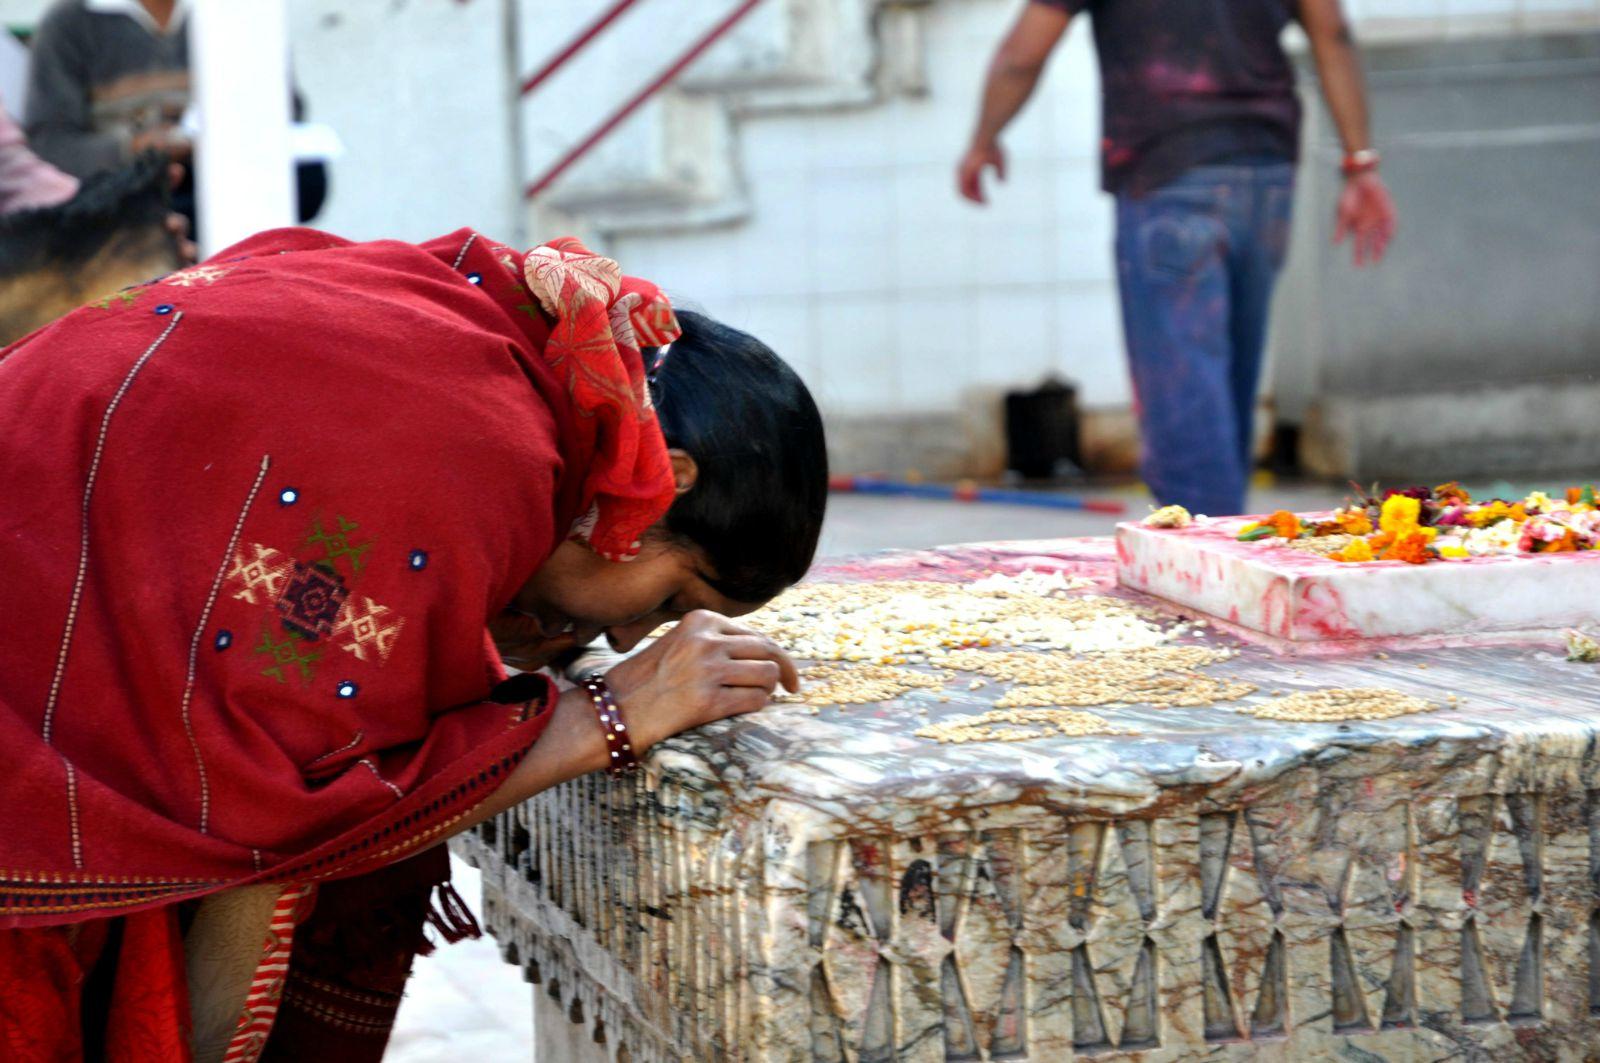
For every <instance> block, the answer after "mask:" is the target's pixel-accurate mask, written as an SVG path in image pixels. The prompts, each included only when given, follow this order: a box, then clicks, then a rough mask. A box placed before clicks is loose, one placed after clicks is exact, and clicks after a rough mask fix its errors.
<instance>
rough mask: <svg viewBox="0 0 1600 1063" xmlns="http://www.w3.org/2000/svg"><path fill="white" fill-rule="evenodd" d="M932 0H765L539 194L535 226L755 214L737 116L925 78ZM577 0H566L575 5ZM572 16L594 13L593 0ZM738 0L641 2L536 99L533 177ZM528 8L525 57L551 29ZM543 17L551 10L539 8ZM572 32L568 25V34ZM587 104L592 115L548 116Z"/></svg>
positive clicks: (626, 224) (603, 228) (683, 222)
mask: <svg viewBox="0 0 1600 1063" xmlns="http://www.w3.org/2000/svg"><path fill="white" fill-rule="evenodd" d="M930 2H932V0H764V2H763V3H760V4H758V5H757V6H756V7H755V8H754V9H753V10H752V12H751V13H750V14H749V15H748V16H747V17H746V18H744V19H743V20H742V21H740V22H739V23H738V24H737V25H736V26H735V27H734V28H733V29H732V30H731V31H730V32H729V33H728V34H727V35H726V36H725V37H723V38H722V39H721V40H719V41H718V42H717V43H716V44H714V45H713V46H712V47H711V48H710V49H709V50H708V51H707V52H706V53H705V54H704V55H703V56H701V57H700V58H699V59H698V60H697V61H696V62H695V63H693V64H692V65H691V66H690V67H689V68H688V69H687V70H686V71H685V72H684V73H683V75H682V76H681V77H679V78H678V79H677V80H675V81H674V82H673V83H672V84H670V85H668V86H667V87H666V88H664V89H663V90H661V91H660V92H659V93H657V94H656V95H655V96H653V97H652V98H651V99H650V100H649V101H648V102H646V103H645V104H644V105H643V106H642V107H641V108H640V109H639V110H638V111H637V112H636V113H634V114H633V115H632V116H631V117H630V118H629V119H628V120H627V121H626V122H624V123H623V124H622V126H621V127H619V128H618V129H617V130H616V131H615V132H614V133H613V134H611V135H610V136H608V137H606V138H605V139H604V140H602V141H601V142H600V143H599V144H598V145H596V147H595V148H594V150H593V151H591V152H589V153H588V154H587V155H586V156H584V157H583V158H582V159H581V160H580V161H579V162H578V163H576V164H575V165H574V166H573V167H572V168H571V169H570V170H568V171H566V172H565V173H564V174H562V175H561V176H560V177H559V178H558V179H557V180H556V181H555V182H554V183H553V184H552V185H551V187H550V188H549V189H548V190H546V191H545V192H543V193H542V194H540V195H538V196H537V197H536V198H535V199H534V200H532V201H531V202H530V205H529V210H530V217H529V219H528V227H529V231H531V232H550V231H555V230H557V229H567V230H572V229H576V230H577V231H581V232H584V233H586V234H588V235H590V236H591V237H594V238H597V239H598V240H600V241H601V242H605V241H607V240H610V239H615V238H617V237H620V236H628V235H637V234H644V233H666V232H676V231H684V230H692V229H703V228H711V227H721V226H730V225H737V224H738V223H740V222H741V221H743V220H745V219H746V218H747V217H748V216H749V213H750V202H749V198H748V196H747V195H746V185H745V176H744V173H743V167H742V165H741V158H740V144H739V125H740V121H741V120H742V119H745V118H748V117H751V116H755V115H782V114H791V113H795V112H798V111H818V110H846V109H853V108H862V107H869V106H872V105H873V104H875V103H877V102H879V101H881V100H882V99H884V98H885V97H886V95H888V94H892V93H915V92H919V91H922V90H923V80H922V71H921V55H920V49H919V47H918V43H919V26H918V15H919V12H918V9H919V8H922V7H924V6H926V5H927V4H928V3H930ZM563 6H565V5H563ZM573 6H574V7H580V8H582V9H583V10H582V11H580V12H562V18H563V20H569V21H572V22H574V23H576V22H577V21H578V20H577V19H576V18H574V16H575V15H576V16H583V17H592V16H593V14H594V13H595V12H596V11H598V10H600V9H601V8H602V7H603V6H604V5H602V4H601V3H599V2H596V0H587V2H586V3H584V4H582V5H573ZM734 6H735V5H734V3H733V2H732V0H717V2H711V0H694V2H693V3H687V2H684V0H642V2H640V3H638V4H636V5H635V7H634V8H633V9H632V10H630V11H628V12H627V13H626V14H624V15H623V16H621V17H620V18H619V19H618V20H617V21H616V22H615V23H613V24H612V25H611V26H610V27H608V30H607V32H605V33H604V34H602V35H600V36H598V37H597V38H596V39H595V40H594V41H593V42H592V43H591V44H590V45H589V46H588V48H587V50H586V54H580V55H578V56H575V57H574V59H573V60H572V62H571V63H569V64H568V66H567V69H564V70H563V71H561V72H560V73H558V74H556V75H555V76H554V77H553V78H551V80H550V81H549V82H547V83H546V84H544V85H541V86H540V87H539V88H538V90H537V91H536V92H535V93H534V94H533V95H531V96H530V97H527V98H525V99H524V101H523V104H522V108H521V110H522V113H521V115H520V130H519V132H520V136H521V141H522V145H523V148H522V159H523V165H524V173H525V174H527V175H528V176H529V179H530V180H532V179H534V178H536V177H537V175H540V174H542V173H544V172H546V171H547V168H548V167H549V166H550V165H552V163H553V162H555V161H556V160H558V159H559V157H560V156H561V155H562V154H563V153H564V152H565V151H566V150H567V149H568V147H569V146H570V145H572V144H573V143H575V142H577V141H578V140H579V138H580V137H581V136H582V135H583V134H584V133H585V132H587V131H588V128H589V126H590V125H591V124H592V123H594V122H596V121H598V120H599V119H600V117H601V116H603V115H604V114H606V113H607V112H608V111H609V110H610V109H612V108H614V107H615V106H616V105H617V104H618V103H620V102H621V100H622V99H623V97H624V96H625V95H626V93H627V92H628V91H630V90H632V89H635V88H637V87H638V86H640V85H641V84H644V83H645V82H647V80H648V79H649V78H650V77H651V76H653V75H654V74H655V73H656V72H657V71H658V70H659V69H660V68H662V67H664V66H665V65H666V64H667V63H668V62H670V61H671V59H673V58H674V57H675V56H677V55H678V54H680V53H681V52H683V51H684V50H685V49H686V48H687V47H688V46H689V45H690V44H692V43H693V42H694V41H695V39H696V38H697V36H700V35H703V34H704V33H705V32H706V30H707V28H708V27H710V26H711V25H712V24H714V23H715V22H716V21H717V20H718V19H720V18H722V17H723V16H725V15H726V14H727V13H728V12H729V10H730V9H732V8H733V7H734ZM532 13H533V12H532V11H531V9H529V8H528V6H527V5H524V11H523V12H522V13H521V15H520V17H521V22H522V24H521V26H520V27H519V36H520V38H521V42H522V43H521V45H520V48H519V50H520V52H521V53H522V58H523V65H524V68H529V67H532V66H534V65H536V64H537V63H538V62H539V61H540V60H541V59H542V58H543V56H544V54H545V53H547V52H548V51H549V50H550V49H549V40H550V36H551V35H550V27H548V26H544V25H540V26H535V25H531V24H530V15H531V14H532ZM538 14H539V15H540V16H541V18H542V17H543V16H545V15H548V14H549V13H548V12H539V13H538ZM556 36H557V39H560V34H557V35H556ZM573 113H580V114H582V115H583V118H582V119H581V120H576V121H574V120H572V119H570V117H563V118H562V119H561V120H559V121H555V120H552V121H548V122H546V121H545V120H544V116H546V115H560V116H570V115H571V114H573Z"/></svg>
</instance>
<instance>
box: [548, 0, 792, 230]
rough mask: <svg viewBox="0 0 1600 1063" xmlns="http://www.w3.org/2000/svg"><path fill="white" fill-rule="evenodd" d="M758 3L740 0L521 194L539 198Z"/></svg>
mask: <svg viewBox="0 0 1600 1063" xmlns="http://www.w3.org/2000/svg"><path fill="white" fill-rule="evenodd" d="M634 2H635V0H616V2H615V3H613V4H612V5H611V7H610V8H608V9H607V10H606V11H605V12H603V13H602V14H601V15H600V17H599V18H597V19H595V21H594V22H592V23H590V24H589V25H588V26H587V27H585V29H584V30H583V31H582V32H580V33H579V34H578V36H577V37H575V38H574V39H573V40H572V42H571V43H569V44H568V45H567V46H566V47H564V48H562V50H561V51H560V52H558V53H556V55H555V56H554V57H553V58H552V59H551V60H550V61H549V62H547V63H546V64H545V65H544V66H543V67H541V68H540V69H539V70H538V72H536V73H535V74H533V75H532V76H531V77H529V78H528V80H527V81H525V82H523V86H522V91H523V94H524V95H526V94H527V93H528V92H529V91H531V90H532V89H533V88H536V87H537V86H538V85H539V84H540V83H541V82H543V81H544V80H545V79H546V78H548V77H549V76H550V75H551V74H553V73H555V71H556V70H557V69H558V68H560V67H561V66H562V65H563V64H565V63H566V61H567V60H569V59H571V58H572V56H573V55H575V54H576V53H577V52H579V51H580V50H582V49H583V48H584V47H585V46H586V45H587V44H589V42H591V41H592V40H593V39H594V38H595V37H596V36H598V35H599V34H600V33H601V31H603V30H604V29H605V28H606V27H607V26H608V25H610V24H611V22H612V21H613V20H615V19H616V18H617V16H618V15H620V14H622V12H623V11H626V10H627V9H628V8H629V7H630V6H632V4H633V3H634ZM759 3H761V0H742V2H741V3H740V4H739V5H738V6H737V7H735V8H734V9H733V10H732V11H730V12H728V13H727V14H726V15H724V16H723V17H722V18H721V19H720V20H719V21H718V22H717V23H716V25H714V26H712V27H711V28H710V29H708V30H707V31H706V32H705V33H704V34H702V35H701V36H700V38H699V39H698V40H697V41H695V43H694V44H693V45H691V46H690V47H689V48H688V50H686V51H685V52H683V53H682V54H681V55H679V56H678V57H677V58H676V59H674V60H673V61H672V63H671V64H670V65H668V66H667V68H666V69H665V70H663V71H661V73H659V74H657V75H656V76H655V77H653V78H651V79H650V81H649V83H647V84H646V85H645V86H644V87H643V88H641V89H640V90H639V91H638V92H636V93H634V94H633V95H632V96H630V97H629V98H628V100H627V102H625V103H623V105H622V106H621V107H618V108H617V109H616V110H615V111H613V112H612V113H611V114H610V115H608V116H607V117H606V119H605V120H604V121H603V122H601V123H600V124H599V125H598V126H596V127H595V128H594V130H593V131H591V132H590V133H589V134H588V135H586V136H585V137H584V138H583V139H581V140H579V141H578V142H577V143H576V144H574V145H573V146H572V147H571V148H569V149H567V151H566V152H565V153H564V154H562V156H561V157H560V158H559V159H557V160H556V161H555V162H554V163H552V164H551V165H550V167H549V168H548V169H547V170H545V172H544V173H543V174H541V175H540V176H539V177H538V178H536V179H535V180H533V181H531V182H529V183H528V186H527V188H526V190H525V191H524V192H523V195H524V196H525V197H526V198H528V199H533V198H534V197H535V196H538V195H539V194H540V193H542V192H544V191H545V189H547V188H549V187H550V186H551V185H552V184H554V183H555V182H556V180H557V179H558V178H559V177H560V176H561V175H562V174H564V173H566V172H567V170H569V169H571V168H572V166H573V165H574V164H575V163H577V162H578V160H579V159H581V158H583V157H584V156H585V155H587V154H588V153H589V152H590V151H592V150H593V149H594V146H595V145H596V144H598V143H600V142H601V141H602V140H604V139H605V138H606V137H607V136H609V135H610V134H611V132H612V131H613V130H615V129H616V128H617V126H619V125H621V124H622V123H623V122H625V121H627V120H628V117H629V116H630V115H632V114H633V112H635V111H637V110H638V109H639V108H640V107H642V106H644V104H645V103H646V102H647V101H648V100H649V99H650V98H651V97H652V96H654V95H655V94H656V93H658V92H660V91H661V90H662V89H664V88H666V87H667V86H668V85H670V84H672V82H673V81H675V80H677V78H678V75H680V74H682V73H683V72H684V70H686V69H687V68H688V67H689V65H690V64H691V63H693V62H694V61H695V60H696V59H698V58H700V56H701V55H702V54H704V53H705V51H706V49H708V48H710V47H711V46H712V45H713V44H716V43H717V41H719V40H721V39H722V38H723V37H724V36H725V35H727V33H728V31H729V30H731V29H733V27H735V26H737V25H738V24H739V22H740V20H742V19H743V18H744V17H745V16H746V15H748V14H749V13H750V12H751V11H753V10H755V7H756V5H757V4H759Z"/></svg>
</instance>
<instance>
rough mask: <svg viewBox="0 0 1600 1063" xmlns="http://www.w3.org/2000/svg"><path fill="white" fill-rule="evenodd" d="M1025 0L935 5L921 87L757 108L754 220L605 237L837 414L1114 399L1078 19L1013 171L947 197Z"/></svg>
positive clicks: (751, 132)
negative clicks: (842, 107)
mask: <svg viewBox="0 0 1600 1063" xmlns="http://www.w3.org/2000/svg"><path fill="white" fill-rule="evenodd" d="M1016 9H1017V2H1016V0H941V2H939V3H935V4H933V5H931V6H930V7H929V8H927V9H925V15H924V17H925V20H926V21H925V29H926V34H927V35H926V38H925V43H926V49H927V50H926V55H925V62H926V67H927V72H928V82H929V86H930V91H929V92H928V94H927V95H926V96H923V97H915V98H910V97H898V98H893V99H890V100H888V101H886V102H884V103H882V104H880V105H877V106H873V107H869V108H864V109H857V110H851V111H825V112H818V113H802V114H795V115H786V116H781V117H757V118H752V119H748V120H746V121H745V122H744V123H743V125H742V126H741V129H740V150H741V154H742V167H743V171H744V173H745V175H746V178H747V181H748V185H749V188H748V192H749V195H750V199H751V203H752V214H751V218H750V220H749V221H748V222H746V223H744V224H742V225H739V226H735V227H731V228H728V229H726V230H719V231H716V232H714V233H711V234H709V235H704V234H682V235H678V234H671V235H646V236H625V237H620V238H618V239H617V240H616V241H615V242H614V244H613V246H612V249H613V250H614V251H615V253H616V255H617V257H618V258H619V259H620V260H621V261H622V263H623V265H624V267H625V268H626V269H628V270H629V271H630V272H641V273H642V272H644V271H645V269H646V266H648V267H649V268H651V269H654V270H655V271H656V273H655V274H654V275H655V276H657V277H658V278H660V279H662V280H663V281H664V283H665V284H666V286H667V288H668V290H669V291H671V292H673V293H674V295H675V296H676V297H677V298H679V299H688V300H690V301H692V302H698V303H699V304H701V305H702V306H703V307H704V308H705V309H707V310H708V311H710V312H712V313H714V314H717V315H718V316H721V317H723V318H725V319H727V320H728V321H729V322H730V323H732V324H735V325H738V326H739V327H742V328H746V329H749V330H750V331H752V332H754V333H756V334H757V335H759V336H761V337H762V338H763V339H766V340H767V341H768V342H770V343H771V344H772V345H773V346H774V347H775V348H776V349H777V350H778V351H779V352H780V353H781V354H783V355H784V356H785V357H787V358H789V359H790V360H791V361H792V362H794V363H795V364H796V365H797V366H798V367H799V368H801V370H802V371H803V372H804V373H805V374H806V375H807V379H808V381H809V382H810V383H811V384H812V386H813V388H814V389H815V390H816V391H817V394H818V397H819V399H820V400H821V401H822V403H823V405H824V407H825V408H826V409H827V410H828V411H830V412H834V413H838V414H849V415H869V414H872V413H874V412H882V413H891V412H904V413H912V412H939V411H954V410H957V409H960V408H962V407H963V406H964V405H966V404H969V403H971V402H992V401H993V396H994V393H995V392H997V391H999V390H1003V389H1005V388H1010V387H1015V386H1018V385H1026V384H1031V383H1035V382H1037V381H1039V380H1042V379H1043V378H1044V377H1045V376H1046V375H1048V374H1051V373H1055V374H1060V375H1064V376H1067V377H1069V378H1071V379H1074V380H1076V381H1077V382H1078V383H1079V384H1080V385H1081V386H1082V387H1083V390H1084V397H1085V400H1086V401H1087V402H1090V403H1093V404H1097V405H1111V406H1115V405H1122V404H1125V403H1126V402H1127V400H1128V390H1127V384H1126V380H1125V375H1124V371H1123V368H1122V363H1121V358H1122V356H1121V340H1120V337H1119V334H1118V330H1117V326H1116V302H1115V291H1114V288H1113V286H1112V272H1111V258H1110V234H1111V225H1110V216H1109V203H1108V201H1107V200H1106V199H1105V197H1104V196H1102V195H1101V194H1100V193H1099V192H1098V190H1097V189H1098V182H1099V174H1098V169H1097V164H1096V162H1095V159H1096V150H1097V149H1096V145H1097V138H1098V125H1099V115H1098V108H1099V89H1098V85H1097V83H1096V72H1095V68H1094V60H1093V55H1092V49H1091V48H1090V46H1089V38H1088V33H1087V26H1083V25H1080V26H1075V27H1074V28H1073V32H1072V35H1071V37H1070V38H1069V41H1068V43H1067V44H1066V46H1065V47H1064V48H1063V49H1062V50H1061V51H1060V53H1059V54H1058V55H1057V57H1056V59H1055V61H1054V62H1053V64H1052V69H1051V70H1050V72H1049V75H1048V78H1047V82H1046V84H1044V85H1043V86H1041V88H1040V90H1039V92H1038V94H1037V95H1036V97H1035V100H1034V102H1033V103H1032V104H1031V105H1030V107H1029V108H1028V110H1027V111H1026V112H1025V113H1024V114H1023V116H1022V117H1021V118H1020V119H1019V120H1018V121H1017V122H1016V123H1015V125H1014V126H1013V128H1012V130H1011V131H1010V132H1009V133H1008V135H1007V138H1006V143H1007V147H1008V149H1009V152H1010V161H1011V170H1010V175H1009V178H1008V180H1007V181H1006V182H1005V183H1004V184H1001V185H996V186H995V187H994V188H993V189H992V201H991V205H990V206H989V207H987V208H978V207H974V206H972V205H971V204H968V203H966V202H965V201H963V200H961V199H960V198H959V197H958V196H957V195H956V191H955V177H954V174H955V164H956V160H957V157H958V156H959V155H960V153H961V150H962V148H963V147H964V146H965V142H966V137H967V135H968V133H969V131H970V129H971V124H972V121H973V118H974V114H975V110H976V107H977V100H978V90H979V87H980V84H981V80H982V76H983V71H984V68H985V66H986V65H987V63H988V60H989V57H990V55H991V54H992V52H993V49H994V46H995V44H996V42H997V41H998V40H999V37H1000V35H1001V34H1002V33H1003V31H1004V29H1005V27H1006V25H1007V24H1008V22H1009V20H1010V19H1011V18H1012V17H1013V16H1014V13H1015V11H1016ZM716 245H722V246H725V247H727V248H729V249H731V255H726V256H724V255H721V254H719V253H718V251H717V250H716ZM719 271H720V272H719Z"/></svg>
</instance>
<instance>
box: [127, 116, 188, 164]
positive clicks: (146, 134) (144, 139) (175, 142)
mask: <svg viewBox="0 0 1600 1063" xmlns="http://www.w3.org/2000/svg"><path fill="white" fill-rule="evenodd" d="M128 151H129V153H130V154H133V155H142V154H143V153H145V152H147V151H159V152H162V153H163V154H165V155H166V156H167V158H169V159H171V160H172V161H174V162H188V161H189V158H190V157H191V156H192V155H193V154H194V145H193V144H192V143H190V141H189V138H188V137H186V136H184V135H183V133H182V132H181V131H180V130H179V129H178V127H177V126H175V125H159V126H153V127H152V128H150V129H146V130H143V131H142V132H139V133H136V134H134V137H133V140H132V141H130V142H129V144H128Z"/></svg>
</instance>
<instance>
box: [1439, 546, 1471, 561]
mask: <svg viewBox="0 0 1600 1063" xmlns="http://www.w3.org/2000/svg"><path fill="white" fill-rule="evenodd" d="M1439 556H1440V557H1448V558H1451V559H1452V560H1459V559H1460V558H1463V557H1471V556H1472V555H1471V554H1470V553H1468V552H1467V548H1466V547H1465V546H1441V547H1439Z"/></svg>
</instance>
